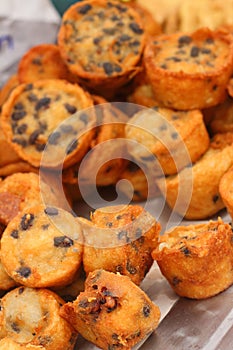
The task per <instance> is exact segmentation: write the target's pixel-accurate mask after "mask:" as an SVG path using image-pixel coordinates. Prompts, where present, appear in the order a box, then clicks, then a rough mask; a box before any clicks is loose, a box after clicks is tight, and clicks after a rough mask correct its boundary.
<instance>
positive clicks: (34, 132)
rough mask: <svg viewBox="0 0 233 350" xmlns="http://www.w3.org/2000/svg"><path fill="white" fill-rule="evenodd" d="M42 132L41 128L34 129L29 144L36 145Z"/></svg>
mask: <svg viewBox="0 0 233 350" xmlns="http://www.w3.org/2000/svg"><path fill="white" fill-rule="evenodd" d="M40 134H41V131H40V130H34V131H33V132H32V133H31V135H30V136H29V140H28V142H29V144H30V145H34V144H35V143H36V141H37V139H38V136H39V135H40Z"/></svg>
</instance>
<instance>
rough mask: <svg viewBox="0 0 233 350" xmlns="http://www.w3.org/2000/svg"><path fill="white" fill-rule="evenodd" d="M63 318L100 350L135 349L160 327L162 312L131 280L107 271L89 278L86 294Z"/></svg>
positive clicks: (68, 306) (64, 311)
mask: <svg viewBox="0 0 233 350" xmlns="http://www.w3.org/2000/svg"><path fill="white" fill-rule="evenodd" d="M60 314H61V316H62V317H64V318H65V319H66V320H67V321H68V322H70V323H71V325H72V326H74V328H75V329H76V330H77V331H78V332H79V333H80V334H81V335H82V336H83V337H84V338H86V339H87V340H89V341H91V342H92V343H94V344H95V345H97V346H98V347H100V348H101V349H104V350H105V349H106V350H109V349H116V348H121V349H132V347H133V346H134V345H135V344H137V343H138V342H139V341H140V340H142V339H143V338H144V337H145V336H146V335H148V334H149V333H150V332H152V331H153V330H154V329H155V328H156V327H157V326H158V323H159V318H160V311H159V308H158V306H157V305H155V304H153V303H152V301H151V300H150V299H149V297H148V296H147V295H146V294H145V293H144V292H143V291H142V290H141V289H140V288H139V287H137V286H136V285H135V284H134V283H133V282H132V281H131V280H130V279H129V278H128V277H126V276H121V275H120V274H114V273H111V272H107V271H104V270H97V271H94V272H92V273H90V274H89V276H88V278H87V280H86V283H85V291H84V292H83V293H81V294H80V295H79V296H78V298H77V299H76V300H75V301H74V302H73V303H68V304H65V305H63V306H62V308H61V311H60Z"/></svg>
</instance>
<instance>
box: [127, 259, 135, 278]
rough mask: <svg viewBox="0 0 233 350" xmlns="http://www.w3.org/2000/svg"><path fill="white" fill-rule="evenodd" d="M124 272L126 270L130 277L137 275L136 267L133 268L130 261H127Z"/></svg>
mask: <svg viewBox="0 0 233 350" xmlns="http://www.w3.org/2000/svg"><path fill="white" fill-rule="evenodd" d="M126 270H127V271H128V272H129V273H130V274H131V275H135V274H136V273H137V269H136V267H134V266H133V265H131V263H130V261H127V264H126Z"/></svg>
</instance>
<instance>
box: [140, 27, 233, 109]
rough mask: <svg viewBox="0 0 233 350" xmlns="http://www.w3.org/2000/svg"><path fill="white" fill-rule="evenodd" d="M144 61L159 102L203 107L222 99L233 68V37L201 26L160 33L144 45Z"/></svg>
mask: <svg viewBox="0 0 233 350" xmlns="http://www.w3.org/2000/svg"><path fill="white" fill-rule="evenodd" d="M144 63H145V67H146V73H147V75H148V77H149V79H150V82H151V85H152V88H153V91H154V93H155V96H156V99H157V100H158V102H160V103H162V104H163V105H164V106H166V107H169V108H174V109H181V110H186V109H195V108H197V109H203V108H207V107H211V106H215V105H217V104H218V103H220V102H223V101H224V99H225V97H226V88H227V84H228V81H229V78H230V77H231V75H232V71H233V41H232V36H230V35H227V34H226V35H224V33H223V32H218V31H216V32H214V31H211V30H209V29H208V28H200V29H199V30H197V31H196V32H193V33H174V34H170V35H161V36H159V37H157V38H156V40H151V41H150V42H149V43H148V44H147V45H146V48H145V53H144Z"/></svg>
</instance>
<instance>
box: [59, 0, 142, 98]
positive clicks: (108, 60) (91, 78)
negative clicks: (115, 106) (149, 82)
mask: <svg viewBox="0 0 233 350" xmlns="http://www.w3.org/2000/svg"><path fill="white" fill-rule="evenodd" d="M144 44H145V35H144V29H143V26H142V22H141V18H140V15H139V14H138V13H137V12H136V11H134V10H133V9H131V8H129V7H128V6H126V5H124V4H123V3H120V2H119V1H112V0H109V1H106V0H87V1H82V2H78V3H76V4H74V5H73V6H71V7H70V8H69V9H68V10H67V11H66V12H65V13H64V15H63V18H62V24H61V27H60V31H59V34H58V45H59V47H60V50H61V55H62V57H63V59H64V61H65V62H66V64H67V65H68V68H69V70H70V71H71V72H72V74H73V75H75V76H77V77H78V78H79V80H80V81H81V82H82V83H83V84H84V85H85V86H87V87H89V88H91V89H92V90H94V91H95V92H96V93H98V94H100V95H103V96H106V97H108V96H110V95H111V94H112V93H114V92H115V91H116V90H117V89H118V88H119V87H121V86H122V85H124V84H126V83H127V82H128V81H129V80H130V79H131V78H132V77H133V76H134V75H135V74H136V73H137V72H138V70H139V69H140V68H139V61H140V59H141V56H142V52H143V49H144Z"/></svg>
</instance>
